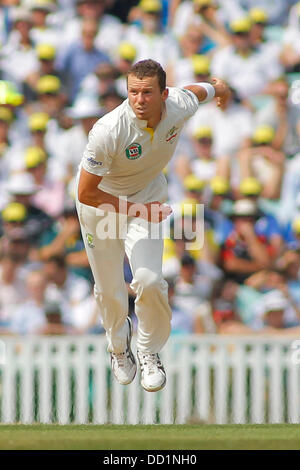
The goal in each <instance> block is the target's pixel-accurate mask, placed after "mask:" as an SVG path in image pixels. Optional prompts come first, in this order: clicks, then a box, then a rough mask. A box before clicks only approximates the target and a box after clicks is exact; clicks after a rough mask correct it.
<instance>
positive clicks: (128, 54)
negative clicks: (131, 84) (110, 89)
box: [115, 41, 137, 97]
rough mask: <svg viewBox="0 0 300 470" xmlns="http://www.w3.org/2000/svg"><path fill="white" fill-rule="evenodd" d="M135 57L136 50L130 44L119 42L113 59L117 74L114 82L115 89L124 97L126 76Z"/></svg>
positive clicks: (125, 94) (125, 93)
mask: <svg viewBox="0 0 300 470" xmlns="http://www.w3.org/2000/svg"><path fill="white" fill-rule="evenodd" d="M136 55H137V49H136V47H135V46H134V45H133V44H132V43H131V42H127V41H123V42H121V44H120V45H119V47H118V50H117V54H116V59H115V66H116V69H117V71H118V74H119V77H118V79H117V80H116V88H117V90H118V91H119V93H120V94H121V95H122V96H124V97H126V96H127V81H126V74H127V72H128V70H129V69H130V67H131V66H132V64H133V62H134V61H135V58H136Z"/></svg>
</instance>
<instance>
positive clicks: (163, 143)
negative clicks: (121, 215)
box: [80, 88, 199, 202]
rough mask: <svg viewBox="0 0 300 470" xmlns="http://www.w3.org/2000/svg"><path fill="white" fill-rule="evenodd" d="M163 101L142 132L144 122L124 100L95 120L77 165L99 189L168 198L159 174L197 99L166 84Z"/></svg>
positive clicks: (140, 198)
mask: <svg viewBox="0 0 300 470" xmlns="http://www.w3.org/2000/svg"><path fill="white" fill-rule="evenodd" d="M165 103H166V108H165V112H164V113H163V115H162V119H161V121H160V122H159V124H158V126H157V127H156V129H155V131H154V132H151V130H150V129H148V130H147V121H144V120H140V119H138V118H137V117H136V116H135V114H134V112H133V110H132V108H131V106H130V104H129V101H128V99H127V100H125V101H124V102H123V103H122V104H121V105H120V106H118V107H117V108H116V109H114V110H113V111H112V112H110V113H108V114H106V115H105V116H104V117H102V118H101V119H99V121H97V122H96V124H95V125H94V127H93V128H92V130H91V131H90V134H89V139H88V144H87V146H86V149H85V151H84V154H83V158H82V161H81V164H80V168H81V167H83V168H84V169H85V170H86V171H88V172H90V173H93V174H95V175H98V176H102V177H103V178H102V181H101V183H100V184H99V186H98V188H99V189H101V190H102V191H105V192H107V193H110V194H113V195H114V196H128V197H130V196H131V197H130V200H132V201H133V202H148V201H151V200H152V201H153V200H159V201H161V202H164V201H165V200H166V199H167V189H166V186H167V185H166V180H165V177H164V175H163V174H162V173H161V172H162V170H163V168H164V167H165V166H166V165H167V163H168V162H169V160H170V159H171V157H172V155H173V153H174V150H175V147H176V143H177V141H178V137H179V134H180V131H181V130H182V128H183V126H184V124H185V121H186V120H187V119H188V118H189V117H191V116H192V115H193V114H194V113H195V112H196V111H197V109H198V106H199V101H198V98H197V96H196V95H195V94H194V93H192V92H191V91H189V90H183V89H179V88H170V89H169V96H168V98H167V100H166V102H165ZM137 193H138V194H137ZM153 197H154V199H153Z"/></svg>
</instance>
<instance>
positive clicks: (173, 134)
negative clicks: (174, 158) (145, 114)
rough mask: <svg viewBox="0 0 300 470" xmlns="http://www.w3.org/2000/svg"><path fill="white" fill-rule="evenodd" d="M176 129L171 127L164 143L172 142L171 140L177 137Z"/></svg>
mask: <svg viewBox="0 0 300 470" xmlns="http://www.w3.org/2000/svg"><path fill="white" fill-rule="evenodd" d="M178 129H179V128H178V127H175V126H173V127H172V129H170V130H169V132H168V133H167V135H166V142H171V143H172V142H173V139H174V138H175V137H176V136H177V131H178Z"/></svg>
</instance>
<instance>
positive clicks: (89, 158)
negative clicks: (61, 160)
mask: <svg viewBox="0 0 300 470" xmlns="http://www.w3.org/2000/svg"><path fill="white" fill-rule="evenodd" d="M87 161H88V162H89V166H90V167H93V168H94V167H95V166H101V165H103V162H97V160H95V159H94V158H92V157H88V158H87Z"/></svg>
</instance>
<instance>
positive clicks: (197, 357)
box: [0, 335, 300, 424]
mask: <svg viewBox="0 0 300 470" xmlns="http://www.w3.org/2000/svg"><path fill="white" fill-rule="evenodd" d="M296 339H297V338H282V337H274V336H273V337H253V336H251V337H224V336H223V337H222V336H217V335H203V336H185V337H180V336H174V337H171V338H170V340H169V342H168V345H167V346H166V347H165V349H164V351H163V353H162V355H161V356H162V359H163V362H164V364H165V368H166V371H167V377H168V379H167V385H166V387H165V389H164V390H162V391H160V392H158V393H148V392H145V391H144V390H143V389H142V388H141V386H140V383H139V376H137V377H136V378H135V380H134V382H133V383H132V384H130V385H129V386H126V387H124V386H121V385H119V384H118V383H117V382H116V381H115V379H114V378H112V376H111V372H110V364H109V354H108V353H107V352H106V339H105V338H104V337H102V336H100V337H98V336H78V337H74V336H72V337H71V336H64V337H27V338H17V337H1V338H0V422H3V423H15V422H21V423H28V424H29V423H34V422H41V423H55V422H56V423H57V422H58V423H60V424H67V423H75V424H83V423H95V424H96V423H97V424H102V423H114V424H125V423H126V424H137V423H145V424H153V423H163V424H171V423H177V424H180V423H218V424H226V423H265V422H269V423H284V422H288V423H299V421H300V382H299V378H300V377H299V375H300V374H299V371H300V365H299V364H298V362H300V361H298V360H297V359H298V354H297V353H298V350H297V349H295V347H296V346H298V347H299V344H300V341H298V343H296V342H295V340H296ZM293 348H294V349H293Z"/></svg>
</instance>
